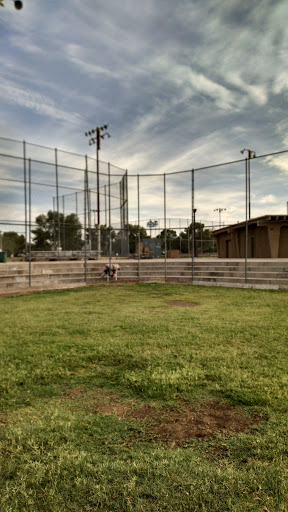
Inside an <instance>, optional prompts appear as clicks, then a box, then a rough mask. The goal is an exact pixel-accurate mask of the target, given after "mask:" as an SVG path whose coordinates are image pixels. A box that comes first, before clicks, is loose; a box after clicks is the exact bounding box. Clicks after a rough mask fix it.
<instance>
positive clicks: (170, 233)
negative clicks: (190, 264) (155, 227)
mask: <svg viewBox="0 0 288 512" xmlns="http://www.w3.org/2000/svg"><path fill="white" fill-rule="evenodd" d="M156 238H161V240H162V250H164V249H165V229H162V231H161V232H160V233H159V235H157V236H156ZM166 242H167V249H168V250H171V249H180V242H179V237H178V235H177V233H176V231H175V230H174V229H166Z"/></svg>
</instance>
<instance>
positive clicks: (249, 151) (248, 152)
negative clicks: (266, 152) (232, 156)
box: [240, 148, 256, 219]
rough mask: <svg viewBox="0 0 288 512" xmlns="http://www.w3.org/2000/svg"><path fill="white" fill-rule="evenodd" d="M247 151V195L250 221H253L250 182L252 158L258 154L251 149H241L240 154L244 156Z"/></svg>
mask: <svg viewBox="0 0 288 512" xmlns="http://www.w3.org/2000/svg"><path fill="white" fill-rule="evenodd" d="M245 151H247V154H248V156H247V158H246V159H245V171H246V172H245V175H246V189H247V190H246V194H247V197H248V219H251V199H250V192H251V187H250V185H251V180H250V160H251V158H256V153H255V151H252V150H251V149H247V148H244V149H241V151H240V153H242V155H243V154H244V152H245Z"/></svg>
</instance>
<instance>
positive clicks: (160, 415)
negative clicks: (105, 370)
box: [65, 389, 261, 447]
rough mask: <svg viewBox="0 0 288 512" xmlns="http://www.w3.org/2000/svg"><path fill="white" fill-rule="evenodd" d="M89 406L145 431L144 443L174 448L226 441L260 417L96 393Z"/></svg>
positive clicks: (223, 406)
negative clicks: (196, 442)
mask: <svg viewBox="0 0 288 512" xmlns="http://www.w3.org/2000/svg"><path fill="white" fill-rule="evenodd" d="M84 394H85V393H84V392H83V390H80V389H75V390H74V391H73V390H72V391H71V392H69V393H68V394H66V395H65V398H66V399H72V400H73V399H74V400H75V399H76V400H83V398H84ZM87 398H88V397H87ZM88 403H89V408H90V407H92V410H93V411H94V412H95V413H96V414H105V415H116V416H118V417H119V418H122V419H125V420H128V421H132V422H135V423H138V424H140V425H141V426H142V427H143V428H144V431H145V438H146V439H148V440H150V441H151V442H159V443H167V444H170V445H172V446H174V447H177V446H180V445H182V446H183V445H185V443H187V442H188V441H189V440H192V439H199V440H201V439H209V438H213V437H214V436H215V435H222V436H224V437H229V436H231V435H233V434H235V433H238V432H243V431H245V430H246V429H248V428H249V427H251V426H252V425H255V424H257V423H259V422H260V420H261V418H260V417H259V416H256V415H252V416H250V415H248V414H246V413H245V412H244V411H243V410H242V409H241V408H240V407H236V406H234V405H232V404H229V403H227V402H220V401H217V400H209V401H199V402H196V403H195V404H193V403H190V402H181V403H178V404H176V405H175V406H174V407H172V408H167V407H163V406H161V407H158V406H156V405H144V404H143V405H142V404H139V403H135V402H133V401H132V400H126V399H121V398H120V397H118V396H117V395H116V394H114V393H106V392H105V391H103V390H99V392H97V393H93V395H90V396H89V398H88V400H87V404H88Z"/></svg>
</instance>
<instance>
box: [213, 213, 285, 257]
mask: <svg viewBox="0 0 288 512" xmlns="http://www.w3.org/2000/svg"><path fill="white" fill-rule="evenodd" d="M247 225H248V251H247V252H248V254H247V256H248V258H288V215H264V216H262V217H256V218H255V219H249V220H248V221H247ZM213 236H214V237H215V238H216V242H217V250H218V257H219V258H245V240H246V222H245V221H244V222H238V224H233V225H231V226H226V227H224V228H221V229H217V230H216V231H213Z"/></svg>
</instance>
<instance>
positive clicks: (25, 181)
mask: <svg viewBox="0 0 288 512" xmlns="http://www.w3.org/2000/svg"><path fill="white" fill-rule="evenodd" d="M23 171H24V218H25V254H27V176H26V174H27V171H26V142H25V140H23Z"/></svg>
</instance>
